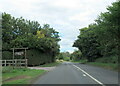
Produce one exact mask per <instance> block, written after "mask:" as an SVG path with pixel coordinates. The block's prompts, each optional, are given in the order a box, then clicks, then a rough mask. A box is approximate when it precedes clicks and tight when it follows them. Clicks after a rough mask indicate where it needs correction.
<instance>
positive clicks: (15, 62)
mask: <svg viewBox="0 0 120 86" xmlns="http://www.w3.org/2000/svg"><path fill="white" fill-rule="evenodd" d="M0 61H1V62H0V63H1V64H2V66H8V65H9V66H14V67H22V66H25V67H27V63H28V61H27V59H14V60H0Z"/></svg>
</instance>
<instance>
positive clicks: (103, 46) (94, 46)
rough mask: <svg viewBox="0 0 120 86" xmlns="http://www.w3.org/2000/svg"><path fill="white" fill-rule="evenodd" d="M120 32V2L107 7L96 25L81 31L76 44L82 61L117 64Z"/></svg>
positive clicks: (96, 21) (74, 45)
mask: <svg viewBox="0 0 120 86" xmlns="http://www.w3.org/2000/svg"><path fill="white" fill-rule="evenodd" d="M119 32H120V1H118V2H114V3H112V6H108V7H107V12H104V13H101V14H100V15H99V17H98V18H97V19H96V20H95V23H93V24H90V25H89V26H88V27H85V28H81V29H80V35H79V36H78V39H77V40H76V41H75V42H74V44H73V47H77V48H78V49H79V50H80V51H81V52H82V59H87V60H88V61H89V62H94V61H96V60H97V59H99V61H100V60H101V62H110V63H117V61H118V47H119V46H120V45H119V41H120V39H119V37H120V35H119Z"/></svg>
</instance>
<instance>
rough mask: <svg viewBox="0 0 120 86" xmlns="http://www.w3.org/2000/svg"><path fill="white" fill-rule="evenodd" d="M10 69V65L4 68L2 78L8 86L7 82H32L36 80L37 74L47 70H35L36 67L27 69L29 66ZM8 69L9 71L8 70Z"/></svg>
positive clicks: (4, 85) (4, 84) (5, 85)
mask: <svg viewBox="0 0 120 86" xmlns="http://www.w3.org/2000/svg"><path fill="white" fill-rule="evenodd" d="M7 69H8V70H9V69H10V68H9V67H4V68H3V74H2V80H3V82H2V83H3V85H2V86H7V84H30V83H31V81H32V80H34V79H35V78H36V77H37V76H40V75H42V74H43V73H45V72H46V71H45V70H35V69H27V68H21V69H20V68H19V69H18V68H17V69H13V70H12V69H11V70H9V71H8V70H7ZM6 70H7V71H6Z"/></svg>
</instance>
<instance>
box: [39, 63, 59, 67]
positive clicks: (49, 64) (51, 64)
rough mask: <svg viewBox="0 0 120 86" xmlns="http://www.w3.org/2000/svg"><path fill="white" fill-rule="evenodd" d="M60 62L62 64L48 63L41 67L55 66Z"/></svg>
mask: <svg viewBox="0 0 120 86" xmlns="http://www.w3.org/2000/svg"><path fill="white" fill-rule="evenodd" d="M59 64H60V62H54V63H48V64H44V65H40V67H53V66H57V65H59Z"/></svg>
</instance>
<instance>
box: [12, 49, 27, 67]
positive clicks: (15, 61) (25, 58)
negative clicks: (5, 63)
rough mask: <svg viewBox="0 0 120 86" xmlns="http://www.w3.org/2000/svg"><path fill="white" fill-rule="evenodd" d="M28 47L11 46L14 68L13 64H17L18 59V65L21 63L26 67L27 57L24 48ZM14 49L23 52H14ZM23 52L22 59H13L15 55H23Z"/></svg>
mask: <svg viewBox="0 0 120 86" xmlns="http://www.w3.org/2000/svg"><path fill="white" fill-rule="evenodd" d="M27 49H28V48H12V51H13V61H12V63H13V68H15V66H17V64H18V61H20V63H19V64H20V67H21V65H22V64H25V67H27V57H26V50H27ZM15 50H24V53H23V52H15ZM23 54H24V59H15V55H23ZM21 61H24V63H21Z"/></svg>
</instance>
